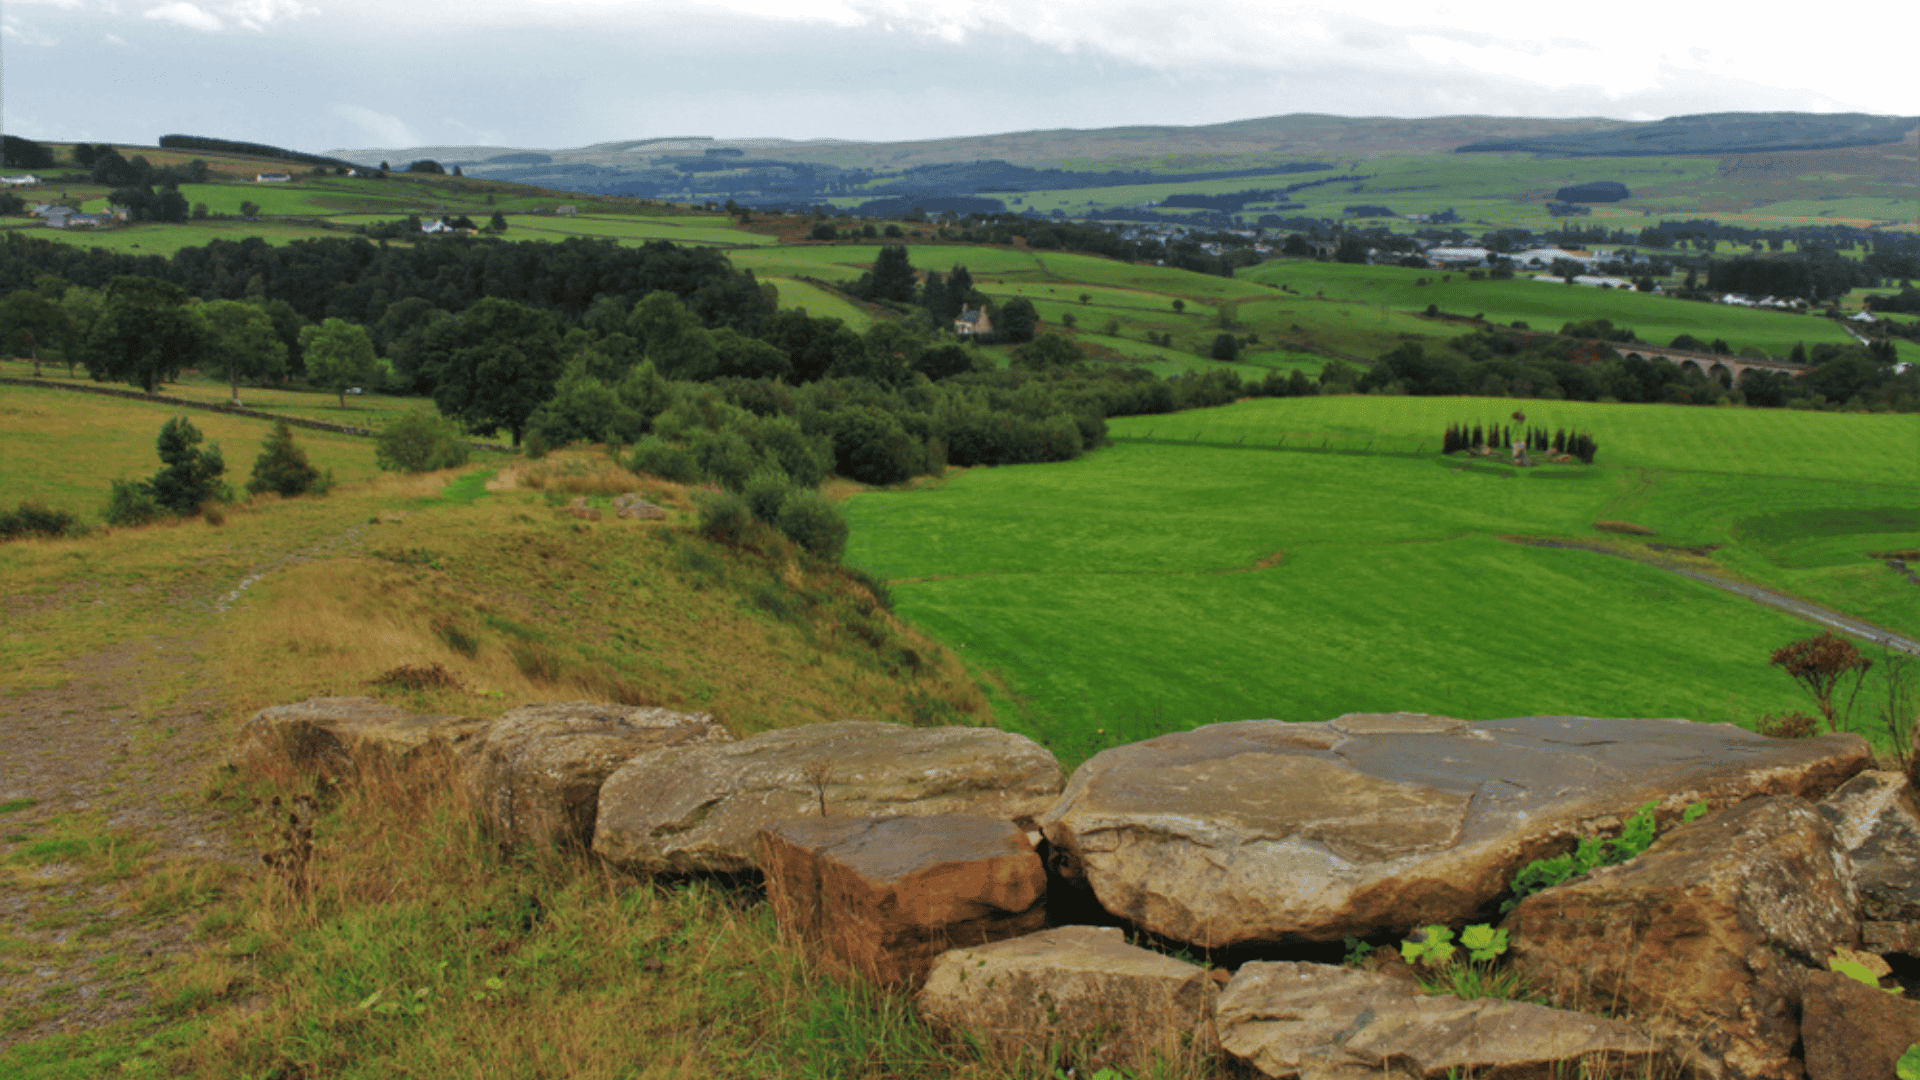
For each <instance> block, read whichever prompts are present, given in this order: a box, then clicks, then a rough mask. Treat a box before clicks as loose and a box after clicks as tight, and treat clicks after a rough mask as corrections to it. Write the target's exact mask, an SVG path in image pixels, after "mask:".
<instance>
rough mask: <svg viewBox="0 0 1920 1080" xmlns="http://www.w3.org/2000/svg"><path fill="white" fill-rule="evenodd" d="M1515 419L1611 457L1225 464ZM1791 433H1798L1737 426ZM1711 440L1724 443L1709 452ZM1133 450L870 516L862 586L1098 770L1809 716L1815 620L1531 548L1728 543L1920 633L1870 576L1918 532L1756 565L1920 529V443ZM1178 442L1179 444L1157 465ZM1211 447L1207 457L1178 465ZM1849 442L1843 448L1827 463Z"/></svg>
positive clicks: (992, 481) (1851, 439) (1892, 439)
mask: <svg viewBox="0 0 1920 1080" xmlns="http://www.w3.org/2000/svg"><path fill="white" fill-rule="evenodd" d="M1549 406H1550V407H1549ZM1515 408H1524V409H1527V410H1528V418H1529V422H1530V423H1544V424H1546V425H1547V426H1549V427H1552V426H1555V425H1568V426H1578V427H1579V428H1580V429H1581V430H1585V431H1592V432H1594V433H1595V436H1596V438H1597V439H1598V441H1599V443H1600V446H1601V450H1600V458H1599V464H1597V465H1595V466H1593V467H1582V466H1548V467H1542V468H1539V469H1535V470H1515V469H1510V468H1506V467H1503V466H1496V465H1491V464H1484V463H1467V462H1460V461H1454V460H1450V459H1444V458H1440V457H1439V456H1438V455H1434V454H1431V453H1425V454H1421V455H1414V454H1412V453H1411V451H1412V450H1413V449H1414V447H1413V446H1411V445H1407V446H1404V449H1402V448H1401V447H1400V446H1391V447H1389V448H1390V449H1396V450H1400V452H1399V453H1378V452H1375V453H1358V452H1354V453H1331V452H1316V451H1317V447H1316V451H1302V450H1276V449H1268V448H1253V447H1239V446H1233V445H1210V444H1218V443H1228V444H1231V443H1232V442H1233V438H1234V437H1237V436H1235V434H1234V433H1236V432H1244V433H1248V434H1251V433H1253V432H1255V431H1259V432H1262V433H1268V434H1276V435H1277V434H1281V433H1291V434H1292V435H1293V436H1294V438H1295V440H1296V441H1295V445H1299V441H1304V440H1305V439H1306V438H1308V437H1310V436H1312V435H1315V434H1320V433H1324V437H1325V438H1329V439H1331V438H1333V437H1334V436H1336V435H1340V436H1346V437H1348V438H1350V439H1355V440H1357V439H1361V438H1365V437H1372V438H1373V439H1375V440H1376V441H1379V442H1388V443H1391V442H1394V441H1395V440H1398V441H1400V442H1401V443H1407V442H1415V441H1417V440H1419V439H1420V438H1421V436H1422V433H1423V432H1425V431H1427V430H1428V429H1430V430H1431V438H1432V439H1433V440H1435V441H1437V438H1438V433H1439V431H1440V429H1441V428H1442V427H1444V425H1445V423H1446V422H1447V421H1448V420H1465V421H1469V422H1472V421H1476V420H1484V421H1486V422H1492V421H1494V420H1496V419H1501V418H1504V417H1506V415H1507V414H1508V413H1510V412H1512V411H1513V410H1514V409H1515ZM1563 409H1564V410H1567V411H1565V412H1557V411H1555V410H1563ZM1722 416H1724V417H1726V418H1727V421H1726V422H1725V423H1724V424H1722V423H1718V422H1717V421H1718V418H1719V417H1722ZM1776 416H1777V417H1779V418H1780V419H1781V421H1782V422H1783V423H1782V424H1781V426H1777V427H1773V428H1770V429H1767V430H1759V431H1755V432H1752V433H1751V434H1749V435H1745V436H1743V435H1741V434H1740V433H1739V432H1738V430H1737V429H1738V427H1739V425H1740V423H1742V422H1746V421H1751V420H1755V419H1773V418H1774V417H1776ZM1695 418H1699V419H1700V420H1701V421H1702V423H1703V426H1702V427H1701V429H1700V430H1698V431H1694V432H1692V433H1689V432H1688V428H1689V427H1690V426H1691V425H1690V421H1693V420H1694V419H1695ZM1884 421H1904V423H1905V426H1904V427H1902V426H1899V425H1898V424H1895V423H1886V422H1884ZM1111 427H1112V429H1113V431H1114V434H1115V437H1116V438H1117V439H1119V440H1121V441H1119V442H1118V444H1117V445H1115V446H1114V447H1112V448H1110V449H1107V450H1102V451H1098V452H1096V453H1093V454H1090V455H1088V456H1087V457H1085V458H1082V459H1080V460H1078V461H1074V462H1068V463H1064V464H1058V465H1034V466H1018V467H1009V468H1000V469H973V470H968V471H965V472H962V473H958V474H956V475H953V476H951V477H950V478H949V479H948V480H947V481H946V482H945V483H944V484H941V485H937V486H930V487H925V488H922V489H919V490H914V491H901V492H872V493H867V494H862V495H860V496H857V497H856V498H854V499H853V500H852V502H851V503H850V505H849V514H850V521H851V523H852V525H853V534H852V540H851V542H850V545H849V549H848V558H849V560H850V561H852V562H854V563H856V564H857V565H860V566H862V567H864V568H866V569H868V570H870V571H872V572H874V573H876V574H879V575H880V576H882V577H885V578H887V579H889V580H890V581H891V582H892V588H893V592H894V596H895V598H896V601H897V603H898V608H899V610H900V611H901V612H902V613H903V614H904V615H906V616H907V617H908V618H909V619H910V620H912V621H913V622H915V623H916V624H918V625H920V626H922V627H925V628H927V629H929V630H931V631H932V632H933V633H935V634H936V635H937V636H939V637H940V638H941V639H943V640H944V641H946V642H948V643H949V644H950V645H952V646H954V647H956V648H958V649H960V651H961V652H962V655H964V656H966V657H968V659H969V660H970V661H971V662H972V663H974V664H975V665H976V666H977V667H978V668H979V669H980V670H981V671H983V672H986V673H997V675H998V676H999V677H1000V678H1002V679H1003V680H1004V689H1005V691H1006V695H1007V698H1006V701H1005V702H1003V710H1004V711H1005V712H1007V713H1008V714H1010V719H1009V721H1008V722H1009V723H1011V724H1013V725H1014V726H1017V727H1020V728H1022V729H1023V730H1027V731H1030V732H1032V733H1034V734H1035V735H1036V736H1038V737H1042V738H1045V739H1047V740H1049V741H1051V742H1052V743H1053V744H1054V745H1055V746H1056V748H1058V749H1061V750H1062V751H1063V752H1066V753H1068V754H1069V755H1070V756H1071V755H1075V754H1083V753H1086V752H1090V751H1091V750H1093V749H1096V748H1097V747H1098V746H1100V745H1104V744H1105V742H1104V741H1103V740H1105V741H1115V740H1122V739H1128V738H1139V737H1145V736H1147V735H1151V734H1153V733H1155V732H1157V731H1163V730H1168V729H1173V728H1184V727H1190V726H1193V725H1196V724H1202V723H1208V722H1212V721H1214V720H1227V719H1241V718H1248V717H1264V716H1275V717H1280V718H1283V719H1297V720H1308V719H1324V718H1325V717H1328V716H1332V715H1336V714H1338V713H1340V712H1346V711H1355V710H1370V709H1411V710H1416V711H1432V712H1445V713H1451V714H1453V715H1458V716H1465V717H1470V718H1491V717H1498V716H1508V715H1517V714H1521V713H1528V712H1539V711H1548V712H1574V713H1589V714H1594V715H1640V716H1654V715H1657V716H1672V715H1678V716H1688V717H1692V718H1694V719H1699V720H1736V721H1739V722H1742V723H1749V724H1750V723H1752V722H1753V721H1754V719H1755V718H1756V717H1757V716H1758V715H1760V714H1761V713H1766V712H1778V711H1782V710H1785V709H1790V708H1798V707H1803V706H1804V704H1805V703H1804V702H1803V701H1802V700H1801V698H1800V696H1799V693H1798V691H1797V690H1796V689H1795V687H1794V686H1793V685H1792V683H1791V682H1790V681H1789V680H1788V679H1787V678H1786V677H1785V676H1784V675H1781V674H1780V673H1778V672H1777V671H1773V670H1771V669H1769V668H1768V667H1767V666H1766V658H1767V656H1768V655H1769V654H1770V653H1771V651H1772V650H1773V649H1774V648H1777V647H1778V646H1779V645H1781V644H1784V643H1785V642H1787V641H1789V640H1793V639H1795V638H1796V637H1804V636H1807V635H1808V634H1810V633H1811V632H1812V630H1813V628H1812V627H1811V626H1810V624H1808V623H1805V622H1801V621H1799V620H1796V619H1793V618H1791V617H1789V616H1787V615H1784V614H1782V613H1779V612H1777V611H1774V610H1772V609H1769V608H1765V607H1762V606H1759V605H1757V604H1753V603H1751V602H1749V601H1747V600H1744V599H1741V598H1739V597H1736V596H1733V595H1731V594H1728V593H1725V592H1722V591H1720V590H1716V589H1713V588H1711V587H1709V586H1706V585H1703V584H1700V583H1697V582H1693V581H1690V580H1687V579H1684V578H1680V577H1678V576H1675V575H1673V574H1670V573H1668V572H1666V571H1663V570H1660V569H1657V568H1655V567H1651V566H1647V565H1642V564H1640V563H1636V562H1633V561H1629V560H1626V559H1621V558H1616V557H1613V556H1609V555H1605V554H1600V553H1595V552H1589V551H1583V550H1570V549H1554V548H1543V547H1531V546H1524V545H1520V544H1516V543H1511V542H1508V541H1507V540H1505V539H1503V537H1508V536H1516V535H1519V536H1533V537H1560V538H1566V539H1570V540H1575V541H1580V542H1584V543H1606V542H1616V543H1617V542H1618V538H1617V537H1612V538H1610V537H1609V534H1606V533H1603V532H1599V531H1596V530H1595V529H1593V527H1592V523H1593V522H1595V521H1600V520H1619V519H1625V520H1631V521H1634V522H1636V523H1639V524H1642V525H1645V526H1647V527H1649V528H1652V529H1654V530H1655V532H1656V534H1657V537H1656V538H1655V542H1665V543H1669V544H1674V545H1684V546H1688V547H1696V546H1700V545H1719V549H1718V550H1714V551H1712V552H1711V559H1712V562H1713V563H1714V564H1717V565H1718V566H1719V568H1720V572H1722V573H1726V574H1730V575H1738V576H1745V577H1748V578H1750V579H1752V580H1754V581H1756V582H1758V583H1760V584H1764V585H1769V586H1772V587H1776V588H1785V589H1788V590H1789V591H1794V592H1797V593H1799V594H1800V595H1803V596H1806V597H1808V598H1810V599H1814V600H1816V601H1819V602H1824V603H1828V604H1830V605H1832V606H1834V607H1836V608H1839V609H1840V610H1844V611H1847V612H1848V613H1850V614H1855V615H1859V616H1862V617H1865V618H1869V619H1874V620H1877V621H1879V622H1881V623H1882V624H1883V625H1886V626H1887V627H1888V628H1889V629H1893V630H1896V631H1901V632H1904V633H1908V634H1915V633H1920V589H1917V590H1915V592H1914V595H1913V596H1911V597H1907V596H1904V595H1903V594H1901V593H1897V592H1894V591H1893V590H1894V589H1895V588H1896V587H1897V588H1913V587H1912V586H1911V585H1908V584H1906V583H1905V582H1903V581H1900V580H1899V579H1897V578H1895V577H1894V575H1893V574H1892V573H1891V572H1890V571H1887V570H1886V569H1885V568H1884V567H1880V566H1878V565H1877V564H1874V563H1872V562H1871V561H1870V560H1868V559H1866V557H1865V554H1864V551H1862V550H1858V549H1859V548H1865V547H1866V546H1868V543H1873V544H1877V543H1882V542H1885V540H1886V538H1887V535H1891V534H1848V535H1850V536H1853V537H1854V539H1855V540H1858V541H1862V543H1860V544H1859V545H1857V548H1856V549H1855V553H1854V554H1853V555H1852V556H1851V557H1850V558H1844V559H1842V558H1840V557H1839V556H1840V554H1841V553H1842V550H1843V549H1842V548H1841V547H1835V548H1834V549H1833V552H1834V557H1835V562H1834V564H1833V565H1830V566H1826V567H1817V568H1816V567H1809V568H1804V569H1790V568H1787V567H1783V566H1778V565H1775V564H1774V563H1773V562H1770V561H1769V558H1770V556H1769V552H1777V551H1779V550H1781V549H1780V547H1779V544H1778V543H1777V542H1774V541H1771V540H1769V541H1768V542H1767V543H1760V544H1755V543H1749V542H1746V541H1743V540H1741V539H1740V536H1741V535H1743V534H1742V532H1741V530H1743V529H1746V530H1751V529H1753V528H1754V526H1753V525H1751V524H1750V522H1751V521H1752V520H1753V519H1754V518H1755V517H1756V516H1759V515H1765V514H1769V513H1775V512H1779V511H1782V510H1792V511H1796V512H1799V513H1801V514H1802V516H1801V517H1799V518H1793V519H1791V522H1792V524H1789V525H1782V526H1779V527H1778V528H1776V529H1775V530H1774V532H1769V533H1767V534H1766V535H1767V536H1769V537H1772V536H1773V535H1774V534H1775V533H1777V532H1780V531H1781V530H1785V531H1786V532H1787V533H1789V534H1792V533H1793V530H1794V529H1797V528H1800V527H1801V526H1800V524H1798V523H1800V522H1803V521H1813V522H1821V521H1827V520H1829V519H1830V518H1834V517H1835V516H1838V517H1841V518H1845V519H1846V520H1855V519H1856V518H1859V516H1860V515H1861V514H1869V517H1868V518H1864V519H1861V520H1870V521H1881V520H1882V519H1881V518H1878V517H1871V512H1875V511H1876V510H1877V508H1884V507H1888V506H1903V505H1906V506H1911V505H1920V481H1917V480H1916V479H1915V478H1914V476H1913V475H1912V471H1911V469H1910V468H1906V469H1905V470H1904V471H1903V468H1902V464H1901V462H1903V461H1905V462H1910V461H1911V450H1910V448H1911V447H1913V446H1914V445H1917V444H1916V443H1915V441H1914V438H1915V436H1916V434H1920V432H1916V429H1915V427H1914V420H1913V418H1909V417H1876V416H1856V415H1835V414H1824V413H1815V414H1807V413H1778V414H1775V413H1754V412H1746V411H1738V412H1736V411H1734V410H1725V411H1712V410H1701V409H1691V410H1684V409H1679V408H1672V407H1664V406H1630V405H1614V406H1580V407H1577V408H1576V407H1573V406H1571V405H1569V404H1563V403H1544V402H1531V401H1530V402H1513V401H1500V400H1492V399H1460V398H1453V399H1408V398H1397V399H1383V398H1358V397H1347V398H1306V399H1281V400H1262V401H1254V402H1245V403H1241V404H1239V405H1233V406H1226V407H1223V408H1219V409H1212V410H1201V411H1195V412H1190V413H1184V414H1178V415H1175V416H1159V417H1134V418H1125V419H1119V420H1115V421H1113V422H1112V424H1111ZM1149 428H1152V429H1153V430H1154V437H1153V441H1150V442H1146V441H1142V442H1135V441H1128V440H1130V439H1133V438H1138V437H1141V436H1144V435H1145V433H1146V431H1147V430H1148V429H1149ZM1182 433H1191V435H1192V436H1198V437H1199V439H1200V441H1199V443H1197V444H1196V443H1188V444H1186V445H1181V444H1179V443H1177V442H1170V441H1162V440H1164V439H1166V438H1167V437H1169V436H1172V437H1176V438H1177V437H1178V436H1179V435H1181V434H1182ZM1257 441H1258V440H1256V439H1254V438H1251V437H1250V438H1249V439H1248V442H1249V443H1254V442H1257ZM1661 441H1671V442H1673V443H1674V444H1675V445H1674V446H1671V447H1661V446H1657V445H1654V444H1657V443H1659V442H1661ZM1829 442H1831V443H1837V444H1840V445H1841V446H1842V447H1844V448H1843V449H1837V450H1835V451H1833V452H1832V453H1820V452H1817V449H1816V448H1817V447H1818V446H1819V445H1821V444H1822V443H1829ZM1269 445H1270V444H1269ZM1349 445H1352V449H1354V450H1358V449H1359V446H1358V445H1353V444H1351V443H1350V444H1349ZM1903 447H1904V448H1908V449H1907V453H1906V456H1905V457H1899V456H1898V455H1900V454H1901V452H1902V448H1903ZM1431 448H1432V446H1431V443H1430V444H1429V450H1431ZM1379 449H1381V447H1380V446H1378V445H1376V447H1375V450H1376V451H1378V450H1379ZM1802 450H1806V451H1809V452H1807V453H1804V454H1803V453H1801V451H1802ZM1880 457H1885V458H1888V459H1889V460H1886V461H1884V462H1878V461H1876V460H1875V459H1876V458H1880ZM1840 481H1845V482H1840ZM1891 520H1893V522H1894V525H1895V526H1899V527H1905V526H1901V525H1900V523H1901V522H1904V521H1905V520H1906V519H1904V518H1897V517H1896V518H1894V519H1891ZM1816 531H1818V528H1816ZM1796 535H1797V534H1796ZM1904 535H1907V536H1908V537H1909V538H1910V540H1911V542H1913V543H1920V534H1914V533H1908V534H1904ZM1794 542H1797V541H1794V540H1791V539H1789V540H1788V541H1786V543H1788V544H1789V545H1791V543H1794ZM1768 544H1772V545H1773V546H1771V547H1769V546H1768ZM1676 557H1683V555H1676ZM1868 582H1871V583H1873V584H1874V585H1876V586H1877V588H1878V589H1879V590H1880V593H1881V594H1882V595H1883V596H1884V597H1885V599H1883V600H1881V601H1878V602H1876V601H1875V600H1874V599H1873V598H1872V597H1871V596H1870V595H1869V594H1868V590H1867V589H1865V588H1863V585H1864V584H1865V583H1868ZM1103 730H1104V732H1105V734H1104V735H1102V734H1100V732H1101V731H1103Z"/></svg>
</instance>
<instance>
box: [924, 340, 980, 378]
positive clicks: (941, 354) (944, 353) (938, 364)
mask: <svg viewBox="0 0 1920 1080" xmlns="http://www.w3.org/2000/svg"><path fill="white" fill-rule="evenodd" d="M913 369H914V370H915V371H918V372H919V373H920V374H922V375H925V376H926V377H927V378H929V379H932V380H934V381H936V382H938V381H939V380H941V379H948V378H952V377H953V376H955V375H965V374H966V373H967V372H969V371H972V370H973V356H972V355H971V354H969V353H968V352H967V350H965V349H963V348H961V347H960V346H958V345H941V346H939V347H938V348H933V349H928V350H927V351H926V352H923V353H921V354H920V359H918V360H915V361H914V362H913Z"/></svg>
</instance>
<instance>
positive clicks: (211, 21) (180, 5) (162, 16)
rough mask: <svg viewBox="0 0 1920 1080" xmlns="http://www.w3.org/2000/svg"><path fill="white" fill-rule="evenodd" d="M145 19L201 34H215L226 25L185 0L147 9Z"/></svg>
mask: <svg viewBox="0 0 1920 1080" xmlns="http://www.w3.org/2000/svg"><path fill="white" fill-rule="evenodd" d="M147 18H149V19H154V20H156V21H158V22H170V23H174V24H176V25H179V26H184V27H186V28H187V29H189V30H199V31H201V32H202V33H208V34H217V33H219V32H220V31H222V30H224V29H226V25H225V24H224V23H222V22H221V21H220V20H219V19H218V18H217V17H215V16H214V15H213V14H212V13H211V12H209V11H206V10H205V9H203V8H200V7H198V6H196V5H193V4H190V3H187V0H177V2H175V3H172V4H162V5H161V6H159V7H157V8H148V9H147Z"/></svg>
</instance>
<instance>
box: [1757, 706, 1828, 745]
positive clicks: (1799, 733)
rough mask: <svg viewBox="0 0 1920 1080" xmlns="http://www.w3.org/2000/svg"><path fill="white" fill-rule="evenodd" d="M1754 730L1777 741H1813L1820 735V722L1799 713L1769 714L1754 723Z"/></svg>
mask: <svg viewBox="0 0 1920 1080" xmlns="http://www.w3.org/2000/svg"><path fill="white" fill-rule="evenodd" d="M1753 730H1755V731H1757V732H1759V733H1760V734H1762V735H1766V736H1768V737H1770V738H1775V739H1811V738H1813V737H1814V736H1815V735H1818V734H1820V721H1818V720H1815V719H1814V718H1813V717H1811V716H1808V715H1807V714H1806V713H1803V712H1799V711H1794V712H1789V713H1781V714H1779V715H1777V716H1776V715H1773V714H1768V715H1766V716H1762V717H1761V718H1760V719H1759V720H1758V721H1756V722H1755V723H1754V725H1753Z"/></svg>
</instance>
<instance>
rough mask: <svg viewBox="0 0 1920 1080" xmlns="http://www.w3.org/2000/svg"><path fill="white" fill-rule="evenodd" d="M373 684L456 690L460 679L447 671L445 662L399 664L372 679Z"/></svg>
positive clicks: (412, 688)
mask: <svg viewBox="0 0 1920 1080" xmlns="http://www.w3.org/2000/svg"><path fill="white" fill-rule="evenodd" d="M373 684H374V685H375V686H391V687H394V688H396V689H400V690H441V689H450V690H457V689H459V688H460V680H459V679H458V678H457V677H455V676H454V674H453V672H451V671H448V670H447V668H446V665H445V664H441V663H439V662H437V661H436V662H435V663H431V664H401V665H400V666H399V667H397V668H391V669H389V670H387V671H385V672H383V673H381V674H380V675H379V676H377V677H376V678H375V679H374V680H373Z"/></svg>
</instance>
